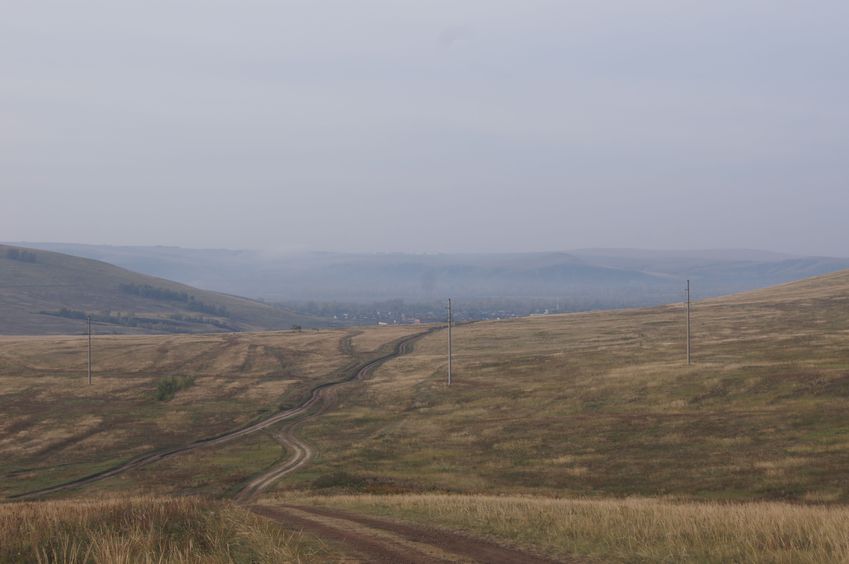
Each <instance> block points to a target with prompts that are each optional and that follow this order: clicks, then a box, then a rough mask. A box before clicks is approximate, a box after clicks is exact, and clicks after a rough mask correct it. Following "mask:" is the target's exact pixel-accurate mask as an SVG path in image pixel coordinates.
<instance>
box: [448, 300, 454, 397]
mask: <svg viewBox="0 0 849 564" xmlns="http://www.w3.org/2000/svg"><path fill="white" fill-rule="evenodd" d="M453 324H454V313H453V311H452V310H451V298H448V385H449V386H450V385H451V363H452V360H453V358H452V357H453V356H454V354H453V353H454V351H453V350H452V346H453V343H452V342H451V325H453Z"/></svg>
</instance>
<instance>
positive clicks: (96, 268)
mask: <svg viewBox="0 0 849 564" xmlns="http://www.w3.org/2000/svg"><path fill="white" fill-rule="evenodd" d="M88 315H91V316H92V317H93V319H94V322H95V330H96V331H98V332H101V333H197V332H232V331H248V330H266V329H272V330H273V329H289V328H290V327H291V326H292V325H302V326H315V325H320V324H321V323H322V322H321V321H320V320H318V319H313V318H310V317H305V316H301V315H298V314H295V313H292V312H289V311H286V310H283V309H279V308H275V307H272V306H269V305H267V304H264V303H261V302H257V301H253V300H248V299H245V298H239V297H236V296H230V295H227V294H220V293H217V292H209V291H205V290H200V289H197V288H193V287H191V286H186V285H184V284H178V283H176V282H171V281H169V280H165V279H162V278H155V277H153V276H146V275H143V274H138V273H135V272H131V271H129V270H124V269H123V268H118V267H116V266H112V265H110V264H107V263H104V262H100V261H96V260H89V259H83V258H79V257H73V256H70V255H63V254H60V253H53V252H48V251H41V250H35V249H24V248H19V247H10V246H6V245H0V335H2V334H7V335H8V334H22V335H43V334H75V333H76V334H78V333H80V332H82V331H84V330H85V327H86V321H85V318H86V316H88Z"/></svg>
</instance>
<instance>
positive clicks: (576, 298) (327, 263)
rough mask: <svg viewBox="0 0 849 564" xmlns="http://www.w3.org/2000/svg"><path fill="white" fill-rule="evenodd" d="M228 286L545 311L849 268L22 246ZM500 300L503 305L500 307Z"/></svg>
mask: <svg viewBox="0 0 849 564" xmlns="http://www.w3.org/2000/svg"><path fill="white" fill-rule="evenodd" d="M26 246H32V247H36V248H42V249H46V250H52V251H57V252H62V253H68V254H72V255H76V256H81V257H86V258H92V259H96V260H103V261H106V262H109V263H111V264H116V265H118V266H121V267H124V268H129V269H130V270H133V271H137V272H144V273H145V274H149V275H152V276H160V277H163V278H167V279H169V280H176V281H179V282H182V283H184V284H190V285H192V286H197V287H200V288H205V289H208V290H215V291H219V292H227V293H232V294H237V295H241V296H249V297H252V298H262V299H264V300H268V301H275V302H282V303H287V304H291V305H293V306H297V304H299V303H301V304H302V303H304V302H308V301H319V302H320V301H338V302H343V303H344V302H348V303H367V302H379V301H384V300H399V299H400V300H404V301H406V302H408V303H431V302H433V301H441V300H442V299H443V298H445V297H447V296H449V295H450V296H452V297H454V298H457V299H458V300H460V301H461V302H462V304H465V305H467V306H468V305H473V304H475V303H478V304H480V303H484V302H489V301H491V300H502V301H504V302H515V301H520V300H525V301H528V300H531V301H538V300H543V301H545V304H544V305H543V307H544V308H551V309H553V310H562V311H586V310H591V309H608V308H618V307H637V306H651V305H660V304H664V303H670V302H673V301H678V300H680V299H681V290H682V288H683V281H684V280H686V279H688V278H689V279H692V280H693V284H694V291H695V295H696V296H698V297H699V298H705V297H711V296H720V295H727V294H731V293H734V292H741V291H745V290H752V289H756V288H764V287H767V286H771V285H775V284H781V283H784V282H791V281H794V280H801V279H803V278H807V277H811V276H817V275H821V274H827V273H829V272H835V271H838V270H842V269H845V268H849V259H846V258H832V257H809V256H793V255H785V254H778V253H770V252H764V251H746V250H729V249H724V250H723V249H719V250H707V251H650V250H635V249H580V250H574V251H567V252H540V253H497V254H404V253H383V254H382V253H372V254H367V253H318V252H314V253H288V254H275V253H267V252H262V251H250V250H223V249H184V248H180V247H125V246H108V245H80V244H72V243H27V244H26ZM502 305H503V304H502Z"/></svg>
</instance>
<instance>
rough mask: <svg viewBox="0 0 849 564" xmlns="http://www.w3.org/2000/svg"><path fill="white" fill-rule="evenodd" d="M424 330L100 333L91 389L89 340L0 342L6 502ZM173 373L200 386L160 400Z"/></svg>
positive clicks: (187, 437) (230, 416) (256, 412)
mask: <svg viewBox="0 0 849 564" xmlns="http://www.w3.org/2000/svg"><path fill="white" fill-rule="evenodd" d="M419 330H420V329H419V328H412V327H407V328H406V329H401V330H391V331H385V330H382V329H379V328H376V327H375V328H364V329H358V330H332V331H331V330H327V331H305V332H303V333H295V332H271V333H244V334H227V335H222V334H214V335H179V336H96V337H95V340H94V368H95V372H94V384H93V385H91V386H89V385H88V384H87V378H86V340H85V338H83V337H0V413H2V414H3V417H2V418H0V476H3V479H0V496H4V495H9V494H12V493H17V492H21V491H26V490H29V489H35V488H37V487H40V486H44V485H48V484H52V483H56V482H59V481H65V480H68V479H71V478H73V477H76V476H79V475H84V474H86V473H89V472H91V471H94V470H97V469H99V468H101V467H103V466H104V465H107V466H108V465H110V464H114V463H115V462H117V461H120V460H126V459H128V458H130V457H132V456H134V455H138V454H140V453H142V452H147V451H150V450H152V449H155V448H164V447H167V446H173V445H180V444H185V443H187V442H190V441H192V440H194V439H197V438H199V437H204V436H210V435H215V434H217V433H222V432H225V431H227V430H230V429H233V428H236V427H239V426H242V425H245V424H247V423H248V422H250V421H252V420H255V419H257V418H260V417H263V416H266V415H269V414H271V413H273V412H274V411H276V410H278V409H279V408H280V407H281V406H286V405H294V404H296V403H298V402H299V401H301V399H302V398H303V397H304V396H305V394H306V392H307V391H308V390H309V389H310V388H311V387H312V386H315V385H316V384H318V383H321V382H325V381H329V380H335V379H337V378H338V377H339V372H340V371H341V370H343V369H344V367H346V366H350V365H351V363H353V362H357V361H358V360H359V359H360V358H361V357H363V356H367V355H369V354H372V353H374V350H375V349H377V348H379V347H381V346H382V345H384V344H385V343H387V342H388V341H390V340H392V339H394V338H396V336H397V335H398V334H399V331H401V332H403V331H406V332H407V333H410V332H414V331H419ZM371 333H374V335H371ZM355 335H356V336H360V335H363V336H367V337H363V338H367V341H363V342H362V343H361V344H360V345H359V346H358V347H357V349H356V350H353V349H351V348H350V347H346V346H343V345H344V343H345V339H346V337H352V336H355ZM369 347H372V348H369ZM168 378H174V379H177V380H180V379H187V380H190V381H192V382H193V385H192V386H191V387H188V388H186V389H181V390H178V391H177V392H176V395H174V397H173V398H171V399H168V400H167V401H159V400H158V399H157V384H158V383H159V382H161V381H162V380H163V379H168ZM277 450H278V451H279V449H277ZM278 455H279V454H276V455H275V456H278ZM248 462H249V461H248ZM59 463H61V466H59ZM256 470H258V468H254V471H256ZM177 486H178V487H179V485H177Z"/></svg>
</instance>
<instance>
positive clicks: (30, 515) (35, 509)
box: [0, 497, 330, 564]
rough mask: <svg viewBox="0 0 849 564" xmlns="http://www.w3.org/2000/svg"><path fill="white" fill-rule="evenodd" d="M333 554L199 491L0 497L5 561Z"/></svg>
mask: <svg viewBox="0 0 849 564" xmlns="http://www.w3.org/2000/svg"><path fill="white" fill-rule="evenodd" d="M329 556H330V555H329V553H328V552H327V551H326V550H325V549H324V548H323V547H322V545H320V544H319V543H317V542H316V540H315V539H312V538H308V537H306V536H303V535H301V534H299V533H289V532H285V531H284V530H283V529H280V528H279V527H277V526H275V525H273V524H271V523H269V522H267V521H265V520H263V519H261V518H259V517H256V516H255V515H253V514H251V513H249V512H247V511H245V510H243V509H240V508H238V507H235V506H233V505H229V504H224V503H215V502H210V501H202V500H200V499H197V498H151V497H142V498H127V499H102V500H76V501H73V502H71V501H51V502H33V503H16V504H0V562H9V563H12V562H15V563H19V562H37V563H42V562H45V563H46V562H62V563H67V564H77V563H80V564H82V563H104V564H123V563H127V564H129V563H131V562H132V563H136V562H138V563H154V562H156V563H160V562H174V563H219V562H220V563H225V562H227V563H230V562H324V561H326V559H327V558H328V557H329Z"/></svg>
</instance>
